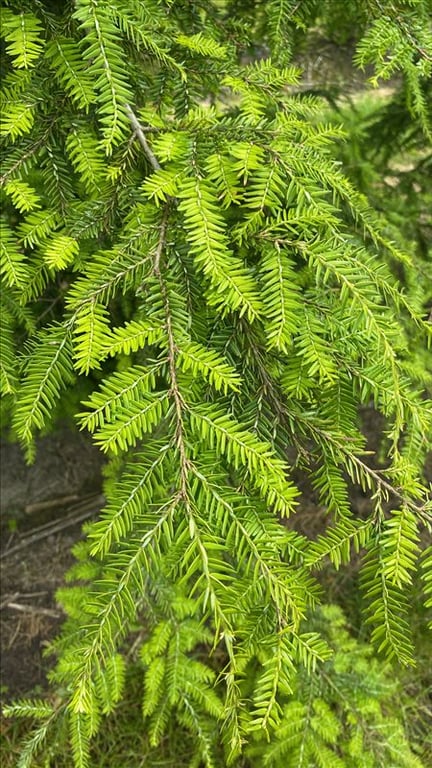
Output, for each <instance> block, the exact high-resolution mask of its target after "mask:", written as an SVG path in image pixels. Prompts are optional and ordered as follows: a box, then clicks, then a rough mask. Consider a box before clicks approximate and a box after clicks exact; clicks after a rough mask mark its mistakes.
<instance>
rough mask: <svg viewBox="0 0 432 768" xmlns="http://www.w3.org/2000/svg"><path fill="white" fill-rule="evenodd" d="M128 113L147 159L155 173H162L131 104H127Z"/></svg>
mask: <svg viewBox="0 0 432 768" xmlns="http://www.w3.org/2000/svg"><path fill="white" fill-rule="evenodd" d="M126 112H127V116H128V118H129V120H130V122H131V125H132V128H133V129H134V131H135V134H136V136H137V137H138V141H139V143H140V144H141V146H142V148H143V150H144V152H145V154H146V156H147V159H148V161H149V163H150V165H151V167H152V168H153V169H154V170H155V171H160V169H161V166H160V165H159V163H158V161H157V159H156V157H155V155H154V154H153V152H152V150H151V149H150V145H149V143H148V141H147V139H146V137H145V133H144V131H143V129H142V127H141V125H140V123H139V121H138V118H137V116H136V115H135V113H134V112H133V111H132V109H131V107H130V106H129V104H126Z"/></svg>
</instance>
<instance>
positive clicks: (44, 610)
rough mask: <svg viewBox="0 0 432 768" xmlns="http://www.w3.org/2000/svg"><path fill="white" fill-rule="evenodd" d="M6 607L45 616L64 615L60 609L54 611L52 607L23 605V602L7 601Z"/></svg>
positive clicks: (55, 617) (57, 616) (55, 616)
mask: <svg viewBox="0 0 432 768" xmlns="http://www.w3.org/2000/svg"><path fill="white" fill-rule="evenodd" d="M3 607H4V608H12V609H13V610H14V611H20V612H21V613H41V614H42V615H43V616H51V618H53V619H59V618H60V616H61V615H62V614H61V613H60V611H54V610H53V609H52V608H38V607H37V606H34V605H22V604H21V603H6V605H5V606H3Z"/></svg>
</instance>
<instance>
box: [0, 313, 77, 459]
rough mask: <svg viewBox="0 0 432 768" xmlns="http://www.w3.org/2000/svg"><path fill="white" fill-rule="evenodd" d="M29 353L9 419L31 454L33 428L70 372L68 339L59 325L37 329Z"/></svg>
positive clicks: (38, 425)
mask: <svg viewBox="0 0 432 768" xmlns="http://www.w3.org/2000/svg"><path fill="white" fill-rule="evenodd" d="M29 353H30V354H29V356H28V359H27V365H26V368H25V372H24V378H23V381H22V384H21V387H20V389H19V391H18V395H17V405H16V410H15V414H14V418H13V422H12V423H13V428H14V430H15V432H16V434H17V436H18V437H19V439H20V440H21V441H22V443H23V444H24V446H25V447H26V448H27V450H28V455H29V456H30V457H31V455H32V444H33V439H34V436H35V432H36V430H40V429H43V427H44V425H45V423H46V422H47V421H48V422H49V420H50V418H51V416H52V412H53V409H54V407H55V405H56V404H57V401H58V399H59V397H60V394H61V392H62V391H63V390H64V389H65V388H66V387H67V386H68V385H69V384H71V382H72V381H73V378H74V376H73V367H72V344H71V339H70V336H69V335H68V334H67V333H65V332H64V328H63V327H62V326H59V325H52V326H51V327H49V328H47V329H44V330H43V331H41V332H40V333H39V334H38V336H37V338H36V339H35V340H34V341H32V344H31V347H30V350H29Z"/></svg>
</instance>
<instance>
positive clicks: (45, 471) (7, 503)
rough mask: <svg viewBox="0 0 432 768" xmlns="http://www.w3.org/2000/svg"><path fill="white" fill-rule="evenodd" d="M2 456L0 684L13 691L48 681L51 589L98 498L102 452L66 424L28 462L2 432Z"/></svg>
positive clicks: (8, 693)
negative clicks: (45, 651)
mask: <svg viewBox="0 0 432 768" xmlns="http://www.w3.org/2000/svg"><path fill="white" fill-rule="evenodd" d="M0 458H1V470H0V484H1V486H0V487H1V495H0V510H1V534H2V535H1V539H2V543H1V549H0V575H1V586H2V590H1V592H2V594H1V602H0V630H1V686H2V698H3V699H10V698H14V697H16V696H23V695H26V694H27V695H28V693H29V692H30V691H37V690H38V689H42V688H44V687H45V686H46V671H47V669H48V668H49V660H48V659H46V660H43V651H44V649H45V647H46V645H47V643H48V641H49V640H50V639H52V638H53V637H54V636H55V634H56V633H57V631H58V629H59V627H60V625H61V621H62V617H63V614H62V612H61V609H60V606H59V605H58V604H57V603H56V598H55V594H56V591H57V589H58V588H59V587H60V586H62V584H63V583H64V575H65V572H66V571H67V569H68V568H69V567H70V566H71V565H72V562H73V555H72V554H71V547H72V546H73V544H74V543H75V542H76V541H78V539H79V538H80V536H81V527H82V523H83V521H84V520H85V519H86V518H88V517H90V516H91V515H92V514H93V515H94V514H96V513H97V511H98V509H100V507H101V505H102V503H103V497H102V496H101V486H102V475H101V469H102V461H103V459H102V456H101V454H100V452H99V451H98V450H97V448H95V447H94V446H93V445H92V444H91V442H90V440H89V439H87V438H85V437H83V435H81V434H79V433H78V434H77V433H72V432H71V431H69V430H63V431H59V432H56V433H54V434H52V435H49V436H47V437H44V438H42V439H40V440H39V441H38V445H37V455H36V461H35V463H34V464H33V465H31V466H27V465H26V463H25V461H24V457H23V455H22V452H21V450H20V448H19V446H17V445H16V444H12V443H8V442H6V441H5V440H2V441H1V443H0Z"/></svg>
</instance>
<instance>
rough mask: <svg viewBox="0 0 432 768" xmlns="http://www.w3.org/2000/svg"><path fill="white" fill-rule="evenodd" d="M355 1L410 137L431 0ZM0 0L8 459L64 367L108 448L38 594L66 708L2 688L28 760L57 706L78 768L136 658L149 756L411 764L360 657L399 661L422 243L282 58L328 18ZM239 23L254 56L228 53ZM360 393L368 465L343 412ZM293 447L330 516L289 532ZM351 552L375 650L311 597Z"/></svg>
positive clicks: (419, 392) (412, 485) (425, 442)
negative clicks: (379, 450) (105, 466)
mask: <svg viewBox="0 0 432 768" xmlns="http://www.w3.org/2000/svg"><path fill="white" fill-rule="evenodd" d="M383 5H385V14H384V15H383V7H382V6H383ZM329 9H330V10H329ZM357 9H358V10H361V14H360V15H361V19H362V25H363V35H362V37H361V39H360V40H359V43H358V49H357V50H358V52H357V60H358V62H359V63H360V64H363V63H369V62H370V61H372V63H374V65H375V68H376V77H387V76H388V75H389V74H391V73H393V72H394V71H396V70H397V71H399V72H402V73H403V75H404V76H405V78H406V85H405V92H404V98H405V101H404V102H403V103H402V102H401V107H400V108H401V109H403V110H405V109H407V108H409V109H410V110H411V113H410V114H411V118H410V119H411V120H412V121H413V125H415V126H416V131H417V136H419V135H422V136H423V137H424V135H426V136H428V135H429V133H430V128H429V115H428V105H427V102H426V98H425V96H424V94H425V92H426V90H427V88H428V87H429V86H428V84H427V78H428V76H430V69H431V67H430V61H431V51H432V45H431V41H430V34H429V32H428V30H427V29H425V30H424V29H423V27H420V26H419V24H420V22H419V21H416V22H415V23H414V22H413V23H411V22H412V19H414V17H415V18H416V19H423V20H425V19H426V18H427V13H428V9H430V3H429V2H428V0H422V2H420V0H419V2H416V3H414V2H399V3H398V8H397V9H396V8H395V7H394V6H393V3H390V2H386V3H383V2H378V1H377V0H376V1H375V0H370V1H369V2H367V3H366V2H359V0H358V1H356V2H352V3H351V4H350V12H351V13H352V14H355V13H356V11H357ZM318 13H319V14H320V15H318ZM4 14H5V17H4V18H5V21H4V27H3V34H4V37H5V41H6V46H5V49H4V53H3V54H2V55H3V58H4V63H5V64H6V63H7V66H8V71H7V73H6V76H5V79H4V88H3V94H2V104H3V112H4V120H3V123H2V135H3V137H4V143H5V151H4V162H3V177H2V181H3V184H4V191H3V193H2V194H3V200H4V211H5V215H4V222H3V223H2V233H3V238H2V256H1V265H0V269H1V275H2V279H3V285H4V287H3V291H4V305H5V313H4V320H3V318H2V324H3V325H4V333H2V345H4V349H5V352H4V357H3V359H4V361H5V362H4V367H3V368H2V378H1V381H2V387H3V390H4V393H5V396H6V398H7V403H8V407H9V410H10V412H11V414H12V429H13V431H14V434H15V435H16V437H17V438H19V440H20V441H21V443H22V444H23V446H24V448H25V449H26V451H27V454H28V455H29V457H31V456H32V455H33V449H34V448H33V446H34V438H35V436H36V435H37V433H38V432H39V431H40V430H41V429H43V428H46V427H47V426H49V424H50V422H51V416H52V415H54V413H55V408H56V407H57V406H58V403H59V402H60V398H61V397H62V393H65V392H66V393H67V391H68V390H70V389H71V388H72V387H74V386H75V382H76V381H77V380H78V385H80V381H81V379H82V378H83V377H88V383H87V391H88V390H89V389H90V386H92V391H91V392H90V394H89V395H88V396H87V398H86V400H85V401H84V402H83V403H82V406H81V407H80V410H79V413H77V421H78V424H79V427H80V428H82V429H87V430H89V431H90V432H91V433H92V434H93V436H94V439H95V442H96V443H97V444H98V445H99V446H100V447H101V449H102V450H103V451H104V452H106V453H107V454H108V456H109V457H110V459H111V465H110V467H111V468H110V470H109V471H110V473H111V474H110V477H109V479H108V480H107V483H106V497H107V504H106V507H105V509H104V511H103V512H102V514H101V517H100V519H99V520H98V521H96V522H95V523H93V524H92V525H90V526H88V529H87V541H86V543H85V544H83V545H80V546H79V547H78V551H77V556H78V563H77V565H76V566H75V568H74V569H73V570H72V572H71V576H70V578H71V580H76V581H77V585H76V586H72V587H70V588H69V589H67V590H65V591H63V592H62V595H61V599H62V602H63V603H64V605H65V608H66V611H67V613H68V615H69V619H68V621H67V623H66V625H65V628H64V632H63V634H62V636H61V637H60V638H59V639H58V641H57V642H56V644H55V645H54V649H55V651H56V653H57V654H58V665H57V667H56V669H55V671H54V672H53V673H52V683H53V685H54V686H58V687H59V688H60V689H61V690H62V692H63V693H62V704H61V705H60V707H59V708H58V709H55V708H54V710H53V711H52V713H50V714H48V713H47V712H46V707H45V704H44V703H42V704H41V703H39V702H36V703H34V704H32V703H29V702H24V703H21V704H20V703H18V704H17V705H15V706H12V707H11V708H9V712H10V713H11V714H15V715H24V716H25V715H31V716H35V717H38V718H39V717H40V718H41V719H42V721H43V725H42V727H41V729H39V730H36V731H35V733H34V735H33V736H31V737H30V740H29V741H28V742H27V744H26V746H25V747H24V751H23V755H22V758H21V762H20V765H21V766H22V767H24V766H30V765H32V764H33V762H32V761H33V760H34V759H37V758H34V757H33V754H34V753H35V754H36V753H37V752H38V751H40V749H41V748H42V747H43V745H44V743H45V739H46V738H48V742H49V743H50V744H55V743H56V741H55V739H57V740H58V744H62V745H63V746H62V747H60V750H62V749H63V750H64V739H65V738H66V737H65V732H64V731H65V727H66V726H67V728H68V729H69V734H70V743H71V746H72V754H73V764H74V766H75V767H76V768H86V766H89V765H91V764H92V757H91V755H92V752H91V749H92V746H91V745H92V742H93V739H94V738H97V734H98V733H99V732H101V731H102V732H103V728H104V723H105V720H104V718H106V717H108V716H109V717H110V718H111V717H115V712H116V711H117V708H118V707H120V710H119V711H121V707H122V704H121V701H122V698H123V697H125V696H127V691H126V690H125V679H126V674H127V665H128V662H129V661H130V659H129V657H128V648H129V649H131V650H130V654H129V655H130V656H132V659H133V663H134V664H139V665H140V666H141V667H142V669H143V671H144V687H143V692H142V715H143V717H144V720H145V726H144V727H145V729H146V733H147V736H146V738H148V744H147V746H148V748H149V749H150V750H153V754H154V760H155V762H154V764H155V765H156V764H164V763H163V762H160V763H159V762H157V761H159V758H160V759H161V760H162V761H163V760H164V759H165V757H166V755H165V754H164V751H165V752H166V747H165V746H164V744H165V742H166V739H167V737H168V738H169V739H171V738H172V739H174V740H175V738H176V734H175V732H174V730H173V729H174V726H173V723H176V724H177V726H178V730H179V732H181V733H182V734H183V735H184V740H185V741H186V743H187V744H188V746H189V755H188V757H187V758H185V760H188V762H186V761H185V764H189V765H191V766H196V767H197V768H198V766H201V765H205V766H207V767H208V768H211V766H215V767H216V766H223V765H231V764H232V765H238V766H246V765H250V766H252V767H253V766H255V765H256V766H261V765H269V766H282V765H283V766H285V765H292V766H304V767H306V766H315V765H321V766H323V767H325V766H341V768H342V766H347V767H350V766H357V765H364V766H365V768H366V767H367V766H377V765H380V766H388V765H390V764H392V765H395V766H399V765H400V766H411V765H412V766H420V765H421V764H422V763H421V761H420V759H418V758H417V757H416V756H415V755H414V752H413V751H412V750H411V748H410V746H409V745H408V741H407V739H406V736H405V732H404V724H403V718H401V717H399V716H393V713H394V712H395V704H394V701H395V698H394V697H395V695H396V693H397V684H395V686H394V687H393V686H392V685H391V684H390V681H391V676H392V672H391V670H390V667H387V666H386V665H385V664H384V663H383V662H378V661H377V660H376V659H375V658H372V655H373V651H372V648H375V649H376V650H378V651H379V652H380V653H381V654H382V655H384V656H386V657H387V659H389V660H391V661H392V662H393V661H399V662H402V663H403V664H406V665H409V664H412V663H413V661H414V657H415V652H414V649H413V643H412V639H411V637H410V628H409V618H410V617H409V611H408V606H409V602H410V594H411V590H412V589H413V586H412V581H413V575H414V572H415V571H416V569H417V562H418V558H419V557H420V555H421V550H422V547H423V544H422V541H423V537H424V532H425V531H428V530H430V515H431V502H430V497H429V495H428V488H427V485H426V483H425V480H424V477H423V466H424V461H425V456H426V454H427V452H428V450H430V447H431V436H432V410H431V406H430V400H429V399H428V388H429V391H430V358H429V360H428V357H427V355H428V354H429V355H430V352H427V350H428V346H427V345H428V342H430V338H431V335H432V334H431V324H430V322H429V319H428V313H427V309H426V306H427V300H428V285H427V280H426V275H427V272H428V269H427V268H426V267H424V263H425V262H426V260H427V259H426V256H425V254H424V253H420V254H419V253H417V252H416V250H415V248H414V247H413V246H412V244H411V243H410V242H409V236H408V237H407V236H406V232H405V231H404V229H403V228H402V231H401V228H400V226H399V222H398V221H397V220H396V221H393V220H390V222H387V221H386V220H384V217H383V216H382V215H381V212H380V211H379V210H374V207H375V208H378V209H379V208H380V206H379V205H370V203H369V201H368V200H367V198H366V196H365V194H364V193H365V192H367V189H365V188H364V186H365V185H363V184H362V183H361V179H360V182H359V179H355V181H356V182H357V186H356V185H355V184H354V183H353V181H351V180H350V179H349V178H348V176H347V175H345V174H344V173H343V172H342V169H341V165H340V162H339V161H338V159H337V156H338V152H339V151H340V148H339V141H340V140H341V138H342V137H343V131H342V130H341V129H340V128H338V127H334V126H333V124H331V123H329V122H328V121H327V120H326V117H325V114H324V112H325V106H324V104H323V103H321V102H320V101H319V100H317V99H316V98H314V97H311V96H307V95H306V94H303V93H302V92H301V87H300V85H299V82H300V72H299V71H298V70H297V69H296V68H295V67H294V66H292V64H290V56H291V54H290V46H291V49H292V50H294V49H295V48H296V46H297V45H299V41H300V40H301V37H302V34H304V32H302V30H304V29H307V28H308V27H310V26H311V25H312V24H313V23H314V22H315V21H321V23H326V24H327V26H328V27H329V28H330V29H331V28H332V27H333V26H334V25H335V24H336V18H335V15H334V8H333V9H332V6H331V3H324V4H322V3H321V4H320V3H317V2H315V1H311V0H305V2H303V3H301V4H300V3H296V2H294V1H293V0H289V1H288V2H286V0H285V1H282V2H271V3H268V4H267V3H266V4H261V5H260V6H259V8H258V9H256V8H255V7H254V4H250V3H248V2H245V3H234V4H233V3H211V2H208V3H207V2H206V3H202V4H195V3H183V2H175V3H172V2H156V0H155V1H154V2H153V1H152V0H149V1H148V2H147V1H146V2H135V1H134V0H127V2H123V0H112V1H111V2H109V3H108V2H105V0H77V2H75V3H73V4H63V5H61V6H57V5H55V4H54V5H53V4H50V3H47V2H46V3H44V2H39V0H38V2H36V1H35V2H31V0H29V2H27V3H25V5H24V6H22V4H18V3H15V2H9V3H7V7H6V8H5V9H4ZM407 29H410V34H409V35H408V34H405V32H406V30H407ZM257 41H261V42H262V41H264V42H265V43H266V45H268V46H269V49H270V50H271V53H272V56H273V58H270V56H269V57H266V58H264V59H262V60H259V61H255V62H253V63H251V64H243V63H242V61H243V56H244V55H245V54H246V52H247V51H248V50H250V49H251V47H253V46H254V45H255V44H256V42H257ZM281 41H283V45H282V44H281ZM387 65H388V66H387ZM407 105H408V106H407ZM420 132H421V134H420ZM422 140H423V139H422ZM354 175H355V174H354ZM358 187H359V188H360V189H358ZM371 202H372V203H375V199H373V198H372V199H371ZM53 293H54V295H55V301H52V302H51V304H50V307H49V309H48V310H46V309H45V303H43V300H44V299H46V298H47V297H50V296H52V295H53ZM18 333H21V334H24V333H25V335H26V336H28V341H27V342H26V346H25V348H24V349H22V350H20V354H19V357H18V360H17V361H16V359H15V358H16V354H15V350H14V344H15V339H16V338H17V335H18ZM372 405H373V407H374V408H375V409H376V410H377V411H378V412H379V413H381V414H382V416H383V417H384V418H385V424H386V426H385V440H384V443H383V446H384V450H385V453H386V460H385V462H384V465H383V466H377V464H376V463H375V464H374V463H372V461H371V459H370V456H369V452H368V451H367V446H366V439H365V437H364V435H363V434H362V431H361V428H360V421H359V416H358V413H359V409H360V408H361V406H369V407H370V406H372ZM291 456H296V457H297V458H296V459H294V460H293V461H294V462H296V463H298V464H299V465H300V466H301V467H302V468H303V470H304V471H305V472H306V473H307V474H308V475H309V476H310V480H311V483H312V486H313V487H314V489H315V490H316V492H317V494H318V497H319V500H320V503H321V504H322V506H323V507H324V508H325V509H326V511H327V515H328V526H327V528H326V530H325V531H322V532H321V533H320V535H319V536H318V537H317V538H316V539H314V538H311V537H309V536H308V535H306V533H300V532H296V530H295V528H296V520H297V519H298V518H299V517H300V518H301V511H300V512H298V509H299V491H298V489H297V488H296V486H295V483H294V481H293V479H292V477H291V475H290V466H289V465H290V461H289V457H291ZM291 463H292V462H291ZM353 484H357V485H360V486H361V487H362V489H363V490H364V492H365V493H366V494H367V495H368V496H369V498H370V510H369V511H368V513H367V514H366V515H365V516H361V515H360V514H357V513H356V511H355V510H354V509H353V508H352V506H351V504H350V501H349V487H350V486H352V485H353ZM300 509H301V507H300ZM288 518H290V520H289V521H288ZM299 527H301V525H300V526H299ZM359 551H361V559H362V567H361V581H362V584H363V591H364V615H365V620H366V624H367V626H369V625H370V640H371V645H370V647H369V646H368V647H366V646H364V645H361V644H359V643H358V642H357V641H356V640H355V639H353V638H352V637H350V635H348V633H347V632H346V630H345V629H344V627H343V624H344V619H343V617H342V616H341V614H340V612H339V610H338V609H336V608H331V607H323V608H319V607H318V606H319V604H320V602H325V594H324V595H323V594H322V589H321V587H320V583H319V570H320V568H321V567H322V565H323V563H325V562H326V563H328V562H329V561H330V563H331V564H332V566H334V568H335V569H338V568H340V567H341V566H342V565H347V564H349V563H350V561H351V558H352V557H353V554H354V553H356V552H359ZM429 561H430V557H429V558H428V557H427V555H426V554H425V555H424V556H423V564H424V568H423V569H422V572H421V579H422V583H423V585H424V591H425V594H426V601H428V602H429V603H430V567H428V562H429ZM134 636H135V637H134ZM131 637H134V640H133V641H132V642H131ZM138 648H139V661H138V660H137V658H136V655H137V654H136V651H137V649H138ZM135 703H136V700H135ZM387 707H389V709H390V711H391V712H392V717H391V718H387V717H386V712H387V710H386V708H387ZM113 713H114V714H113ZM135 717H136V713H135ZM47 718H48V719H47ZM56 729H58V730H56ZM51 732H53V733H54V737H52V736H50V734H51ZM50 739H51V741H50ZM50 749H51V747H50ZM52 749H53V750H54V754H55V748H54V747H52ZM170 749H171V747H169V748H168V752H169V750H170ZM150 759H153V757H152V756H151V757H149V760H150ZM48 760H51V758H50V757H48ZM53 760H54V761H55V760H56V758H55V757H53ZM169 760H171V755H170V754H168V755H167V759H166V762H165V764H167V765H169V764H172V762H171V763H170V762H169ZM48 764H50V763H48ZM54 764H56V763H55V762H53V763H52V765H54ZM149 764H151V763H149Z"/></svg>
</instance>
